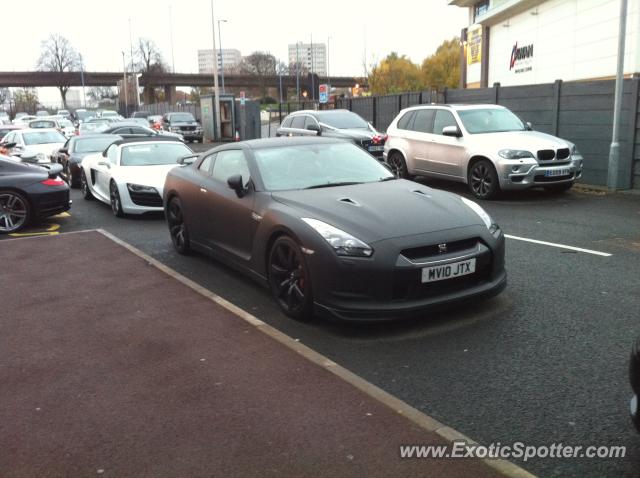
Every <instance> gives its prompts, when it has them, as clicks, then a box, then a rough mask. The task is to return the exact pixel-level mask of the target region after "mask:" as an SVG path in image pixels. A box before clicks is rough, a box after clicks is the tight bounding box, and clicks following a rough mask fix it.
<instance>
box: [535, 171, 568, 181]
mask: <svg viewBox="0 0 640 478" xmlns="http://www.w3.org/2000/svg"><path fill="white" fill-rule="evenodd" d="M567 179H573V173H571V174H565V175H564V176H544V175H543V174H538V175H537V176H536V177H535V178H534V181H535V182H536V183H555V182H558V181H565V180H567Z"/></svg>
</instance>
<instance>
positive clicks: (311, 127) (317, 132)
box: [307, 123, 322, 136]
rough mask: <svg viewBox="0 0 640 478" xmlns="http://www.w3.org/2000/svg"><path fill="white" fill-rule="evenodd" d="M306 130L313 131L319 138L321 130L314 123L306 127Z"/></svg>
mask: <svg viewBox="0 0 640 478" xmlns="http://www.w3.org/2000/svg"><path fill="white" fill-rule="evenodd" d="M307 130H309V131H315V132H316V134H317V135H318V136H320V135H321V134H322V130H321V129H320V126H318V125H317V124H315V123H311V124H310V125H308V126H307Z"/></svg>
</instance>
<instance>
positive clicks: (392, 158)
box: [387, 151, 411, 179]
mask: <svg viewBox="0 0 640 478" xmlns="http://www.w3.org/2000/svg"><path fill="white" fill-rule="evenodd" d="M387 164H388V165H389V167H390V168H391V172H392V173H393V174H394V175H395V176H396V178H400V179H411V175H410V174H409V170H408V169H407V162H406V161H405V160H404V156H402V153H400V152H398V151H392V152H391V153H390V154H389V156H388V157H387Z"/></svg>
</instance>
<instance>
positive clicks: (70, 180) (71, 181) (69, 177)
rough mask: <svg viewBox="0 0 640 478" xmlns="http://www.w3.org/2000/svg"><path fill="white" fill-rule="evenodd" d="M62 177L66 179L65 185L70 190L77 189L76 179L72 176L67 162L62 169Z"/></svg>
mask: <svg viewBox="0 0 640 478" xmlns="http://www.w3.org/2000/svg"><path fill="white" fill-rule="evenodd" d="M64 175H65V177H66V178H67V184H68V185H69V187H70V188H77V187H78V186H79V185H78V178H77V177H76V176H74V175H73V171H71V166H70V165H69V163H68V162H67V164H66V165H65V167H64Z"/></svg>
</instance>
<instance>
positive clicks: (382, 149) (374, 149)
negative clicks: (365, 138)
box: [369, 146, 384, 152]
mask: <svg viewBox="0 0 640 478" xmlns="http://www.w3.org/2000/svg"><path fill="white" fill-rule="evenodd" d="M369 151H372V152H373V151H384V146H369Z"/></svg>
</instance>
